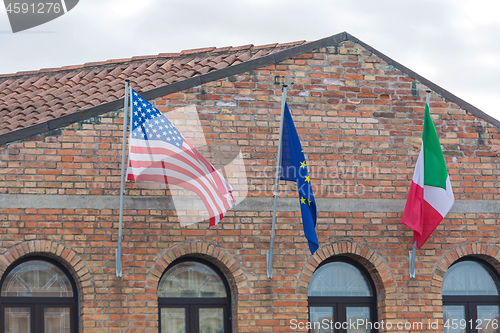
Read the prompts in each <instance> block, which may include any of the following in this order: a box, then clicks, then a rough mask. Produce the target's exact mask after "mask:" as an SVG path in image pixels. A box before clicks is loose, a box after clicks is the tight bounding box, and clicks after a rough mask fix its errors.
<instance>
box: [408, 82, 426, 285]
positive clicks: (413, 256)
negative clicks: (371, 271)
mask: <svg viewBox="0 0 500 333" xmlns="http://www.w3.org/2000/svg"><path fill="white" fill-rule="evenodd" d="M426 93H427V96H426V99H425V104H426V105H429V103H430V100H431V91H430V90H426ZM424 108H425V107H424ZM429 108H430V106H429ZM422 144H423V142H422ZM416 255H417V242H413V248H412V251H410V279H414V278H415V260H416Z"/></svg>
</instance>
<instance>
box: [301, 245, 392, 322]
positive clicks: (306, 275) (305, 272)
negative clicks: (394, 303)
mask: <svg viewBox="0 0 500 333" xmlns="http://www.w3.org/2000/svg"><path fill="white" fill-rule="evenodd" d="M333 256H346V257H350V258H352V259H354V260H356V261H357V262H359V263H360V264H361V265H363V266H364V267H365V268H366V270H367V271H368V273H369V274H370V277H371V278H372V279H373V282H374V283H375V288H376V289H377V290H376V291H377V303H378V318H379V319H385V315H384V313H385V308H386V305H385V299H386V294H391V293H394V292H395V289H396V288H395V285H394V278H393V276H392V272H391V270H390V269H389V266H387V263H386V262H385V261H384V259H383V258H382V257H381V256H380V255H379V254H378V253H377V252H375V251H374V250H372V249H370V248H369V247H367V246H365V245H363V244H359V243H356V242H352V241H342V242H338V243H330V244H325V245H323V246H321V247H320V248H319V249H318V250H317V251H316V253H315V254H314V255H313V256H309V259H308V260H307V262H306V264H305V265H304V267H303V268H302V271H301V272H300V274H299V278H298V283H297V289H296V294H302V295H303V297H304V299H306V300H307V290H308V288H309V282H311V277H312V275H313V273H314V271H316V269H317V268H318V266H319V265H320V264H321V263H322V262H323V261H325V260H326V259H328V258H330V257H333Z"/></svg>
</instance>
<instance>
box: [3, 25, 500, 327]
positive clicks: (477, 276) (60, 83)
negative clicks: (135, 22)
mask: <svg viewBox="0 0 500 333" xmlns="http://www.w3.org/2000/svg"><path fill="white" fill-rule="evenodd" d="M126 78H129V79H130V80H131V86H132V88H133V89H135V90H136V91H137V92H139V93H140V94H141V95H142V96H143V97H144V98H146V99H148V100H149V101H150V102H151V103H152V104H154V105H155V106H156V107H157V108H158V109H159V110H160V111H161V112H164V113H165V114H166V115H167V117H169V119H171V120H172V122H173V123H174V124H175V125H176V126H177V128H178V129H179V130H180V131H181V132H182V134H183V135H184V136H185V137H186V138H187V139H188V140H189V141H190V142H191V143H193V144H194V145H196V146H197V147H198V149H199V150H200V152H201V153H202V154H203V155H204V156H205V157H206V158H207V159H208V160H209V161H210V162H211V163H212V164H213V165H214V166H215V167H217V168H218V169H219V170H220V171H221V172H222V173H223V175H224V176H225V177H226V179H228V181H229V182H230V183H231V185H232V186H233V188H234V195H235V198H236V200H237V203H238V204H237V205H236V206H235V207H234V208H233V209H231V210H230V211H229V212H228V213H227V215H226V217H224V219H223V220H222V221H221V222H220V223H219V224H218V225H216V226H213V227H210V228H209V227H208V222H200V223H193V224H189V225H187V226H181V225H180V221H181V220H184V221H191V222H197V219H198V217H199V216H200V214H202V212H199V205H197V204H195V203H194V202H195V201H194V198H192V197H189V194H186V193H184V191H182V190H181V189H179V188H174V187H171V188H169V187H168V186H166V185H158V184H141V183H130V182H129V183H127V185H126V193H125V204H124V206H125V209H124V217H123V221H124V223H123V256H122V260H123V276H122V277H117V276H116V269H115V250H116V248H117V243H118V212H119V192H120V190H119V189H120V167H121V147H122V146H121V145H122V129H123V87H124V79H126ZM284 82H285V83H287V84H288V98H287V101H288V105H289V107H290V110H291V113H292V116H293V119H294V122H295V126H296V128H297V132H298V134H299V137H300V140H301V143H302V147H303V150H304V154H305V156H306V159H307V163H308V168H309V173H310V178H311V183H312V185H313V189H314V195H315V198H316V203H317V207H318V220H317V226H316V232H317V235H318V239H319V245H320V247H319V250H318V251H317V252H316V253H315V254H314V255H311V253H310V252H309V249H308V246H307V241H306V240H305V238H304V235H303V231H302V224H301V218H300V209H299V199H298V198H297V191H296V185H294V184H293V183H289V182H283V181H281V182H280V185H279V199H278V215H277V216H278V218H277V223H276V239H275V249H274V268H273V278H272V279H268V278H267V274H266V251H268V250H269V245H270V236H271V220H272V204H273V198H272V195H273V191H274V177H275V174H274V173H275V166H276V155H277V150H278V137H279V118H280V104H281V95H282V83H284ZM427 90H430V91H431V93H430V113H431V116H432V118H433V121H434V124H435V126H436V130H437V133H438V136H439V138H440V142H441V145H442V148H443V153H444V156H445V159H446V163H447V167H448V172H449V175H450V179H451V184H452V186H453V191H454V195H455V204H454V206H453V208H452V210H451V211H450V213H448V215H447V216H446V218H445V219H444V220H443V221H442V222H441V224H440V225H439V226H438V227H437V229H436V230H435V231H434V233H433V234H432V235H431V237H430V238H429V239H428V241H427V243H426V244H425V245H424V246H423V247H422V248H421V249H420V250H418V251H417V263H416V277H415V278H413V279H411V278H410V277H409V264H408V251H409V250H410V249H411V245H412V231H411V230H410V229H409V228H408V227H406V226H404V225H401V217H402V213H403V210H404V205H405V201H406V197H407V194H408V190H409V186H410V183H411V179H412V175H413V170H414V167H415V162H416V159H417V157H418V153H419V150H420V145H421V135H422V125H423V116H424V105H425V98H426V91H427ZM0 117H1V118H2V119H3V120H2V123H3V127H4V128H3V129H1V131H0V166H1V169H0V170H1V172H0V202H1V205H0V221H1V224H0V274H1V276H2V277H1V280H0V284H1V286H0V288H1V294H0V311H1V312H2V313H0V332H2V330H3V332H25V331H31V332H38V330H39V329H41V327H44V330H45V331H46V332H47V331H51V330H54V331H61V332H77V331H81V332H86V333H101V332H106V333H108V332H109V333H112V332H169V333H170V332H175V333H177V332H203V333H204V332H296V331H308V328H309V326H308V325H313V326H314V322H321V323H323V324H324V323H330V320H331V323H333V324H330V325H326V326H325V325H323V326H322V327H321V328H319V326H316V327H313V328H312V330H311V331H312V332H331V331H332V330H331V327H332V325H333V326H335V323H340V326H337V327H336V328H335V327H333V329H337V330H336V332H342V331H347V332H375V331H380V332H390V331H394V330H397V331H401V332H409V331H411V332H435V331H447V332H458V330H453V327H451V325H452V324H453V325H454V324H455V323H456V324H457V325H458V326H464V327H465V328H464V329H465V330H463V332H476V326H477V325H483V326H478V327H483V330H482V332H497V331H498V314H499V306H500V297H499V296H498V295H499V293H498V290H500V286H499V282H498V281H499V280H500V279H499V272H500V263H499V259H500V247H499V244H498V243H499V242H498V237H499V235H500V227H499V225H498V221H499V214H500V205H499V204H498V199H499V198H500V194H499V190H498V188H499V184H500V170H499V164H498V162H499V160H500V159H499V157H500V153H499V147H500V133H499V127H500V122H499V121H497V120H495V119H493V118H491V117H490V116H488V115H486V114H484V113H482V112H481V111H480V110H478V109H477V108H475V107H473V106H472V105H470V104H468V103H466V102H465V101H463V100H461V99H460V98H458V97H456V96H454V95H452V94H451V93H449V92H447V91H446V90H444V89H442V88H440V87H439V86H437V85H435V84H434V83H432V82H430V81H428V80H426V79H425V78H423V77H421V76H419V75H418V74H416V73H414V72H412V71H411V70H409V69H407V68H406V67H404V66H402V65H401V64H399V63H397V62H395V61H393V60H392V59H390V58H389V57H387V56H385V55H383V54H382V53H380V52H378V51H377V50H375V49H373V48H372V47H371V46H369V45H366V44H365V43H363V42H362V41H359V40H357V39H356V38H354V37H353V36H351V35H349V34H346V33H342V34H338V35H334V36H331V37H329V38H325V39H322V40H319V41H315V42H310V43H306V42H298V43H290V44H276V45H265V46H261V47H255V46H253V45H249V46H243V47H238V48H221V49H215V48H208V49H198V50H188V51H183V52H181V53H179V54H160V55H158V56H154V57H136V58H132V59H125V60H116V61H108V62H103V63H92V64H85V65H81V66H73V67H66V68H60V69H50V70H40V71H36V72H25V73H16V74H9V75H1V76H0ZM185 195H188V196H187V197H186V196H185ZM175 198H184V199H180V200H175ZM191 200H193V201H191ZM325 319H326V322H323V320H325ZM349 320H351V321H356V322H358V320H361V321H359V322H358V323H362V325H361V326H356V327H353V326H348V325H347V326H346V327H343V328H342V327H341V326H342V324H343V323H348V322H349ZM461 320H462V321H461ZM488 320H489V321H488ZM486 321H488V323H489V326H488V327H486V326H484V325H485V323H486ZM464 322H465V324H464ZM495 322H496V323H497V326H494V325H495ZM388 323H391V327H389V326H387V325H388ZM368 324H371V325H372V326H367V325H368ZM396 325H400V326H397V329H396V328H395V327H396ZM446 325H448V326H450V327H447V326H446ZM457 329H458V327H457ZM460 332H462V331H460Z"/></svg>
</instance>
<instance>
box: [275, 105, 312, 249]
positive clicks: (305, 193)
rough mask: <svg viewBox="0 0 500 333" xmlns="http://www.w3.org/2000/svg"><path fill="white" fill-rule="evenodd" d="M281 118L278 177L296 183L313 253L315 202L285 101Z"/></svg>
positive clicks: (297, 138)
mask: <svg viewBox="0 0 500 333" xmlns="http://www.w3.org/2000/svg"><path fill="white" fill-rule="evenodd" d="M283 120H284V122H283V134H282V135H283V137H282V152H281V171H280V179H282V180H290V181H293V182H296V183H297V189H298V191H299V198H300V211H301V213H302V225H303V227H304V235H305V236H306V238H307V241H308V243H309V249H310V250H311V253H312V254H314V252H316V250H317V249H318V247H319V243H318V237H317V236H316V230H315V228H316V202H315V201H314V195H313V191H312V186H311V179H309V173H308V171H307V164H306V159H305V158H304V152H303V150H302V146H301V144H300V141H299V136H298V134H297V130H296V129H295V125H294V124H293V119H292V115H291V114H290V110H288V105H287V104H286V103H285V114H284V119H283Z"/></svg>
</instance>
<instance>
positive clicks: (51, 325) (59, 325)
mask: <svg viewBox="0 0 500 333" xmlns="http://www.w3.org/2000/svg"><path fill="white" fill-rule="evenodd" d="M43 321H44V327H45V332H44V333H69V331H70V327H69V308H45V309H44V314H43Z"/></svg>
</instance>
